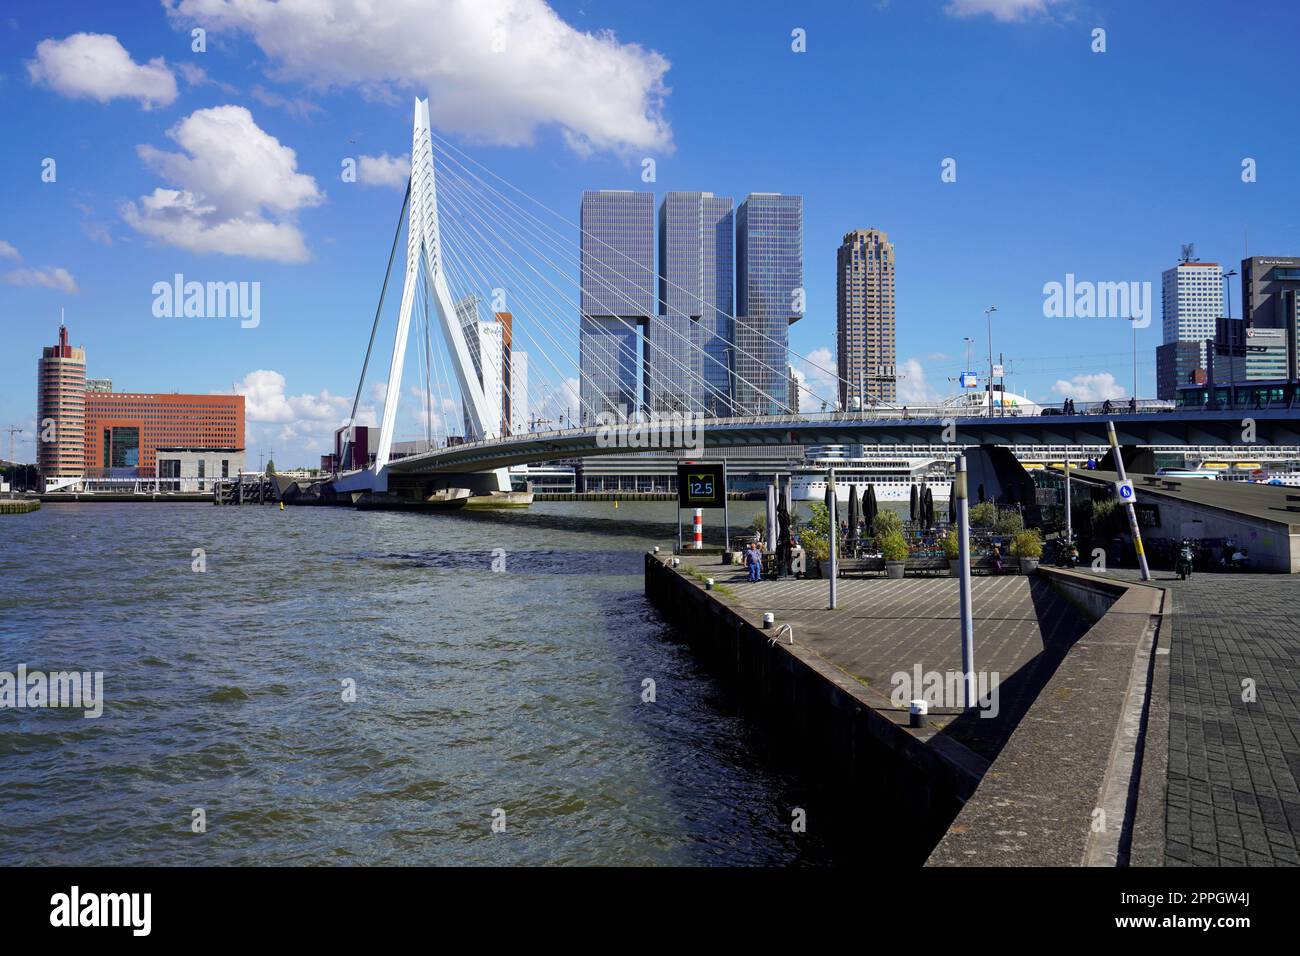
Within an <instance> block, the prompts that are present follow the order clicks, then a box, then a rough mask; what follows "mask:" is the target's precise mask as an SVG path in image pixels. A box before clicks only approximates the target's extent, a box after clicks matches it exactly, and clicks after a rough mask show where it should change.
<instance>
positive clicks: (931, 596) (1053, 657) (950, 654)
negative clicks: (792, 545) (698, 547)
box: [684, 557, 1087, 759]
mask: <svg viewBox="0 0 1300 956" xmlns="http://www.w3.org/2000/svg"><path fill="white" fill-rule="evenodd" d="M717 560H718V559H717V558H716V557H713V558H705V559H695V558H684V561H685V562H686V563H688V564H691V565H694V566H696V567H697V568H698V570H699V572H700V573H702V574H707V575H709V576H711V577H713V578H714V579H715V580H716V581H717V582H718V583H719V584H723V585H725V586H726V588H727V590H728V592H729V593H730V595H731V600H732V601H733V602H734V603H735V604H738V605H740V606H741V607H743V608H745V609H746V610H748V611H750V612H753V613H754V614H755V616H758V615H761V614H762V613H763V612H764V611H771V612H773V613H774V614H775V615H776V620H777V622H778V623H779V624H780V623H789V624H790V625H791V626H792V627H793V628H794V638H795V641H796V642H797V643H798V644H800V645H801V646H802V647H803V648H805V649H806V650H809V651H811V652H812V653H814V654H816V655H817V656H818V657H820V658H821V659H822V660H823V661H825V662H827V663H828V664H830V665H831V666H833V667H834V668H836V669H837V670H838V671H840V672H841V673H843V674H844V675H846V676H848V677H851V678H853V679H854V680H855V681H857V682H858V684H859V685H860V686H861V688H862V693H863V695H864V698H865V699H869V700H871V701H872V704H873V706H874V707H875V708H876V709H877V710H879V711H880V712H882V713H885V714H887V715H897V719H898V720H900V721H902V722H906V719H907V718H906V709H905V707H904V708H901V709H900V708H898V707H897V706H895V705H894V704H892V703H891V700H890V697H891V694H892V692H893V689H894V683H893V681H892V679H891V678H892V676H893V675H895V674H897V673H899V672H903V673H906V674H908V675H909V676H913V678H914V675H915V674H916V673H917V671H918V669H919V672H920V673H921V674H923V675H924V674H926V673H928V672H938V673H939V674H944V675H946V674H948V673H949V672H952V673H953V674H959V673H960V672H961V669H962V667H961V623H960V613H959V603H958V594H957V581H956V580H955V579H953V578H949V577H946V576H945V577H909V578H904V579H902V580H897V581H893V580H888V579H886V578H883V577H868V578H845V579H841V580H840V581H839V582H837V583H838V592H839V596H838V601H837V603H838V609H837V610H835V611H830V610H828V609H827V598H828V586H829V582H828V581H825V580H796V579H793V578H788V579H783V580H778V581H773V580H764V581H759V582H756V583H753V584H751V583H748V582H747V581H746V580H745V572H744V570H743V569H741V568H732V567H723V566H721V565H719V564H718V563H717ZM972 592H973V602H972V603H973V608H974V618H975V669H976V671H977V672H984V673H985V674H987V675H990V677H989V679H990V680H992V677H991V674H992V673H996V674H997V675H998V680H997V687H998V705H999V706H998V712H997V714H996V715H995V716H994V715H991V714H990V715H986V718H985V719H978V720H972V719H955V718H956V717H957V716H958V715H959V714H960V712H961V707H960V703H961V702H960V700H953V701H945V702H946V704H947V706H940V707H938V708H936V709H933V710H932V711H931V725H932V728H933V731H934V732H937V733H939V734H942V735H944V736H947V737H950V738H951V739H953V740H956V741H958V742H959V743H961V744H962V745H963V746H965V747H967V748H969V749H971V750H973V751H974V752H976V753H978V754H980V755H981V756H982V757H984V758H985V759H992V758H994V757H995V756H996V755H997V753H998V752H999V751H1000V750H1001V748H1002V745H1003V744H1005V743H1006V740H1007V738H1008V737H1009V736H1010V734H1011V732H1012V731H1013V730H1014V729H1015V727H1016V724H1017V723H1018V722H1019V720H1020V718H1021V717H1022V716H1023V715H1024V712H1025V711H1026V710H1027V709H1028V707H1029V705H1030V704H1032V703H1033V701H1034V699H1035V698H1036V697H1037V695H1038V692H1039V690H1040V689H1041V687H1042V686H1043V684H1044V683H1045V682H1046V680H1047V679H1048V678H1050V676H1051V674H1052V672H1053V671H1054V670H1055V668H1056V666H1057V664H1058V663H1059V661H1060V659H1061V657H1062V656H1063V655H1064V654H1065V652H1066V651H1067V650H1068V648H1069V646H1070V645H1071V644H1072V643H1073V642H1074V641H1075V640H1076V639H1077V638H1078V637H1079V636H1080V635H1081V634H1083V632H1084V631H1085V630H1086V629H1087V624H1086V622H1084V621H1083V620H1082V619H1081V618H1080V616H1079V615H1078V614H1077V613H1076V612H1075V611H1074V609H1073V608H1071V607H1070V605H1069V604H1068V603H1067V602H1066V601H1065V600H1064V599H1063V598H1061V597H1060V596H1059V595H1058V594H1057V593H1056V592H1055V591H1053V590H1052V588H1051V587H1050V586H1049V585H1048V584H1047V583H1046V582H1045V581H1041V580H1038V579H1034V578H1026V577H1024V576H1022V575H1019V574H1008V575H1004V576H999V577H987V576H980V577H976V578H975V579H974V581H973V585H972ZM913 696H920V688H917V694H909V695H907V698H908V699H910V698H911V697H913ZM918 736H921V735H918Z"/></svg>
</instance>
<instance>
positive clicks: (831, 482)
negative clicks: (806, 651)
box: [826, 468, 840, 611]
mask: <svg viewBox="0 0 1300 956" xmlns="http://www.w3.org/2000/svg"><path fill="white" fill-rule="evenodd" d="M838 505H839V493H838V492H836V490H835V469H834V468H831V469H828V470H827V472H826V511H827V517H829V518H830V533H829V534H828V535H827V536H826V537H827V539H828V540H829V542H830V561H829V562H828V563H829V564H830V566H831V610H832V611H833V610H835V602H836V597H837V595H836V593H835V579H836V578H837V577H839V568H838V567H837V564H838V562H837V561H836V553H837V550H838V549H837V548H836V547H835V545H836V539H837V538H839V536H840V522H839V516H838V512H839V508H838Z"/></svg>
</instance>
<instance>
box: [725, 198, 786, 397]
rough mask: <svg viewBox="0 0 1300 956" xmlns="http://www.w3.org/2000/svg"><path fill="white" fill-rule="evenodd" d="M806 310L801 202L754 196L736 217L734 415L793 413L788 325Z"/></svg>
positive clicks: (739, 210)
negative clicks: (788, 355)
mask: <svg viewBox="0 0 1300 956" xmlns="http://www.w3.org/2000/svg"><path fill="white" fill-rule="evenodd" d="M802 310H803V197H802V196H783V195H781V194H780V193H750V194H749V196H748V197H746V199H745V201H744V202H743V203H741V204H740V208H739V209H738V210H737V211H736V325H735V337H734V341H735V347H736V348H735V357H734V367H735V386H734V395H735V414H737V415H779V414H783V413H785V412H787V411H788V410H789V409H788V406H789V398H788V385H787V382H786V366H787V364H788V359H787V354H788V351H789V341H790V325H791V323H793V322H797V321H799V319H801V318H802V317H803V311H802Z"/></svg>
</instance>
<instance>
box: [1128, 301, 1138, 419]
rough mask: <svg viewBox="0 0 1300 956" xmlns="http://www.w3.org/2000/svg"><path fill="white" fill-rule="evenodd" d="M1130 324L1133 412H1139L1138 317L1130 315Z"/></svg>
mask: <svg viewBox="0 0 1300 956" xmlns="http://www.w3.org/2000/svg"><path fill="white" fill-rule="evenodd" d="M1128 320H1129V322H1131V323H1133V410H1134V411H1137V398H1138V323H1137V316H1134V315H1130V316H1129V317H1128Z"/></svg>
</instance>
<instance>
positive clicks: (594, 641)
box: [0, 502, 833, 865]
mask: <svg viewBox="0 0 1300 956" xmlns="http://www.w3.org/2000/svg"><path fill="white" fill-rule="evenodd" d="M759 507H761V505H759V504H755V503H737V504H735V505H733V508H732V521H733V525H745V526H747V525H748V523H749V519H750V518H751V517H752V515H753V514H754V513H755V511H756V510H757V509H758V508H759ZM710 514H714V515H716V514H719V513H717V512H711V513H710ZM675 520H676V518H675V505H674V503H672V502H622V503H620V505H619V507H618V508H615V507H614V506H613V505H612V504H611V503H609V502H573V503H568V502H566V503H538V504H535V505H533V507H532V508H531V509H528V510H526V511H519V512H513V513H510V512H501V513H470V512H460V513H446V514H438V515H415V514H402V513H393V512H357V511H353V510H351V509H344V508H288V509H286V510H285V511H280V510H278V509H276V508H272V507H265V506H244V507H229V508H217V507H213V506H212V505H204V504H156V505H155V504H99V503H95V504H58V505H46V506H44V507H43V508H42V509H41V510H40V511H39V512H37V513H35V514H31V515H25V516H5V517H0V671H7V672H11V673H13V672H16V671H17V668H18V666H19V665H20V664H25V665H26V667H27V668H28V670H29V671H36V670H40V671H44V672H55V671H63V670H78V671H91V672H94V671H102V672H103V682H104V699H105V703H104V711H103V716H102V717H100V718H98V719H86V718H85V717H84V716H83V715H82V711H80V710H70V709H30V708H29V709H21V710H20V709H0V865H14V864H93V865H99V864H122V865H141V864H169V865H175V864H181V865H187V864H208V863H212V864H317V863H323V864H349V863H351V864H502V865H508V864H597V865H603V864H612V865H622V864H645V865H657V864H686V865H696V864H700V865H712V864H729V865H751V864H756V865H782V864H791V863H805V864H821V863H826V862H831V861H833V849H832V846H831V841H827V840H824V839H823V838H822V837H820V836H819V835H818V833H817V828H816V827H813V826H809V828H808V832H806V833H794V832H793V831H792V827H791V820H792V812H793V808H795V807H798V806H800V805H801V803H802V802H803V801H804V798H805V797H806V796H808V795H807V794H805V793H803V792H801V789H800V788H801V784H800V783H799V781H798V780H797V779H796V778H795V777H794V776H792V775H791V774H790V773H788V772H787V771H786V770H783V769H782V765H781V761H780V760H779V759H776V758H774V757H773V756H771V754H770V750H771V748H770V746H769V744H768V741H767V740H766V739H765V737H764V734H763V732H762V730H761V729H760V728H758V727H757V726H755V725H753V724H751V723H750V722H749V721H748V720H747V719H746V718H745V717H744V716H743V714H742V713H741V712H740V707H739V704H738V702H737V701H736V699H735V698H734V696H733V694H732V693H731V691H730V690H729V689H728V688H727V687H726V686H724V685H722V684H720V683H719V682H717V681H715V680H714V679H713V678H712V677H711V676H709V675H708V674H706V673H705V672H704V671H703V670H702V669H701V668H700V666H699V665H698V664H697V663H696V661H695V660H694V659H693V658H692V656H691V654H690V652H689V651H688V649H687V648H686V647H685V646H684V645H682V644H680V643H678V642H677V641H676V640H675V639H674V635H673V633H672V631H671V629H669V628H667V627H666V626H665V625H664V624H663V623H662V622H661V621H660V620H659V618H658V615H657V614H656V612H655V611H654V609H653V608H652V607H650V605H649V604H648V603H647V602H646V600H645V599H644V597H643V595H642V560H643V559H642V555H643V553H644V551H645V550H646V549H647V548H648V547H650V546H652V545H654V544H659V545H663V546H668V545H670V544H671V542H672V540H673V538H674V537H675V535H676V524H675ZM710 530H713V529H710ZM195 549H202V555H201V558H202V562H203V566H204V567H205V570H203V571H196V570H195V566H196V564H197V563H198V562H199V556H196V555H195ZM496 549H500V550H499V551H498V550H496ZM494 557H495V558H496V559H497V565H498V567H501V565H502V562H504V570H500V571H494V570H493V569H492V566H493V559H494ZM647 678H649V679H651V680H653V681H654V682H655V683H654V689H655V701H654V702H653V703H647V702H643V700H642V696H643V681H645V680H646V679H647ZM351 682H354V685H353V683H351ZM351 686H355V698H356V699H355V701H351V702H349V701H347V700H345V699H344V698H345V695H346V693H347V690H348V688H349V687H351ZM498 810H499V811H503V813H495V814H494V811H498ZM196 811H201V816H200V815H199V814H198V813H196ZM494 816H495V819H496V820H497V821H498V823H499V822H500V821H502V820H504V832H493V821H494ZM196 819H198V820H201V822H202V823H203V824H204V829H203V832H195V828H196V826H197V824H196V823H195V821H196Z"/></svg>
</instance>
